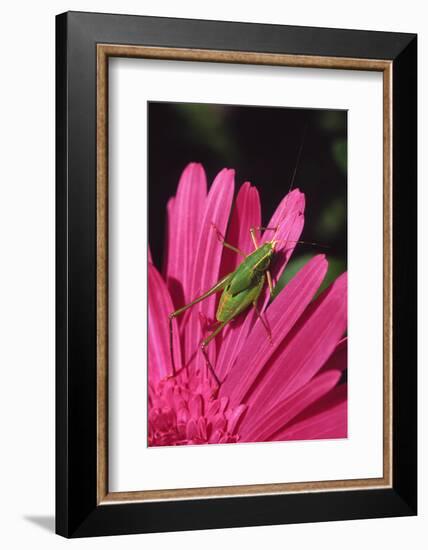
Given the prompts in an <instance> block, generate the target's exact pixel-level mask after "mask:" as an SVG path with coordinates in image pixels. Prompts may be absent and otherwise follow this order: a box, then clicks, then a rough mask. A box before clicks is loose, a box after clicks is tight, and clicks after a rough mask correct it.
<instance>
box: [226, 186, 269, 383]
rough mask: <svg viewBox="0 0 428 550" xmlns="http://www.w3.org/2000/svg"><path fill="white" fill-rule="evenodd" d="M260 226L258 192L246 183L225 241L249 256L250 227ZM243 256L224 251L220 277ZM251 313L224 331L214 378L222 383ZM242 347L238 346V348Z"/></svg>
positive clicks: (243, 339) (230, 324)
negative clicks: (216, 377) (216, 376)
mask: <svg viewBox="0 0 428 550" xmlns="http://www.w3.org/2000/svg"><path fill="white" fill-rule="evenodd" d="M260 225H261V206H260V197H259V193H258V191H257V189H256V188H255V187H252V186H251V184H250V183H249V182H246V183H244V184H243V185H242V186H241V188H240V189H239V192H238V196H237V197H236V201H235V206H234V209H233V212H232V216H231V220H230V224H229V229H228V232H227V238H226V241H227V242H228V243H229V244H232V245H233V246H236V247H237V248H239V249H240V250H242V252H244V253H246V254H250V253H251V252H252V251H253V250H254V245H253V242H252V240H251V236H250V229H251V228H252V227H260ZM242 259H243V258H242V256H241V255H240V254H236V253H235V252H233V251H232V250H228V249H227V248H225V249H224V250H223V258H222V267H221V273H222V275H226V274H228V273H231V272H232V271H234V270H235V269H236V268H237V266H238V265H239V264H240V263H241V262H242ZM254 320H255V315H254V312H251V311H248V313H247V314H246V315H241V316H239V318H237V319H234V320H233V321H232V322H231V323H229V324H228V325H227V326H226V327H225V328H224V330H223V334H222V340H221V346H219V347H220V352H219V356H218V359H217V375H218V377H219V378H220V380H222V379H223V378H224V377H225V376H226V374H227V373H228V372H229V370H230V367H231V365H232V364H233V362H234V360H235V358H236V355H237V354H238V353H239V351H240V348H241V345H242V344H243V343H244V342H245V340H246V338H247V336H248V333H249V331H250V329H251V327H252V325H253V324H254ZM239 344H241V345H239Z"/></svg>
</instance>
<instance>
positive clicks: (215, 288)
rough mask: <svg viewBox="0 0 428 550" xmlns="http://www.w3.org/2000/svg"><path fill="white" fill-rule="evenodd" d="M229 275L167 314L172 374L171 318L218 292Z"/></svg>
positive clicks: (174, 368) (172, 338)
mask: <svg viewBox="0 0 428 550" xmlns="http://www.w3.org/2000/svg"><path fill="white" fill-rule="evenodd" d="M230 277H231V275H230V274H229V275H226V276H225V277H223V279H221V280H220V281H219V282H218V283H216V284H215V285H214V286H213V287H212V288H210V289H209V290H207V292H204V294H202V295H201V296H199V297H198V298H195V299H194V300H192V301H191V302H190V303H189V304H186V305H185V306H183V307H181V308H179V309H177V310H176V311H173V312H172V313H170V314H169V316H168V319H169V351H170V355H171V364H172V373H173V376H175V375H176V373H177V370H176V367H175V359H174V348H173V340H174V334H173V330H174V328H173V322H172V321H173V319H174V318H175V317H178V316H179V315H181V314H182V313H184V312H185V311H186V310H187V309H189V308H190V307H192V306H194V305H195V304H198V303H199V302H201V301H202V300H205V298H209V296H212V295H213V294H215V293H216V292H220V291H221V290H223V289H224V288H225V287H226V286H227V284H228V282H229V280H230Z"/></svg>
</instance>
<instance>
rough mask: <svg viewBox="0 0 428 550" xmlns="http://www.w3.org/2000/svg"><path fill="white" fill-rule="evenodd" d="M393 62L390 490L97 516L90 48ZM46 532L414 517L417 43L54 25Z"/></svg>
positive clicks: (145, 23)
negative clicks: (50, 506)
mask: <svg viewBox="0 0 428 550" xmlns="http://www.w3.org/2000/svg"><path fill="white" fill-rule="evenodd" d="M100 43H103V44H122V45H128V46H132V45H146V46H151V47H165V48H189V49H192V48H194V49H203V50H217V51H218V50H222V51H235V52H248V51H250V52H260V53H280V54H289V55H304V56H317V57H321V58H322V57H330V56H334V57H336V58H340V57H343V58H355V59H360V60H388V61H390V62H392V91H393V108H392V120H391V126H392V129H393V132H392V182H393V184H392V216H393V225H392V277H393V288H392V304H393V306H392V361H393V376H392V402H393V425H392V439H393V453H392V464H393V470H392V471H393V476H392V486H391V487H388V488H381V489H371V488H369V489H360V490H337V491H318V492H305V493H295V494H293V493H289V494H274V495H263V496H243V497H233V498H230V497H228V498H201V499H192V500H169V501H168V500H166V501H160V502H155V501H153V502H127V503H109V504H108V505H100V504H99V503H98V500H97V467H98V466H97V371H96V361H97V346H96V334H97V315H96V273H97V256H96V238H97V225H96V209H97V202H96V173H97V139H96V136H97V105H96V97H97V95H96V83H97V65H96V63H97V57H96V47H97V44H100ZM56 97H57V102H56V133H57V134H56V159H57V160H56V182H57V183H56V212H57V215H56V243H57V244H56V258H57V259H56V532H57V533H58V534H60V535H62V536H65V537H85V536H99V535H113V534H126V533H146V532H160V531H178V530H193V529H211V528H221V527H239V526H255V525H274V524H283V523H302V522H319V521H335V520H345V519H361V518H374V517H393V516H409V515H415V514H416V513H417V399H416V397H417V374H416V363H417V346H416V344H417V342H416V339H417V336H416V334H417V331H416V323H417V316H416V310H417V296H416V278H417V269H416V268H417V264H416V257H417V255H416V247H417V239H416V223H417V189H416V182H417V147H416V140H417V103H416V99H417V36H416V35H414V34H404V33H387V32H373V31H355V30H342V29H326V28H309V27H292V26H279V25H262V24H248V23H232V22H219V21H202V20H189V19H172V18H157V17H142V16H124V15H111V14H96V13H80V12H68V13H64V14H61V15H58V16H57V18H56Z"/></svg>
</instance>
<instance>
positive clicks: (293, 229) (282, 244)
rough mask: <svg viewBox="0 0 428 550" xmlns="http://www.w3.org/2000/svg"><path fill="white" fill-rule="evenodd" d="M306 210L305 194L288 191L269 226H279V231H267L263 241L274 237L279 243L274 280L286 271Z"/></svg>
mask: <svg viewBox="0 0 428 550" xmlns="http://www.w3.org/2000/svg"><path fill="white" fill-rule="evenodd" d="M304 211H305V195H304V194H303V193H301V192H300V191H299V189H294V190H293V191H291V192H290V193H288V194H287V195H286V196H285V197H284V198H283V199H282V201H281V202H280V204H279V206H278V208H277V209H276V210H275V212H274V214H273V216H272V218H271V219H270V221H269V223H268V225H267V227H278V231H277V232H276V233H275V231H270V230H268V231H265V232H264V233H263V237H262V242H263V243H264V242H266V241H270V240H272V239H273V238H275V240H278V241H279V243H278V245H277V247H276V256H275V261H274V262H273V265H272V269H271V273H272V277H273V279H274V281H277V280H278V279H279V277H280V276H281V274H282V272H283V271H284V268H285V266H286V265H287V262H288V260H289V259H290V257H291V255H292V253H293V251H294V249H295V247H296V244H297V243H296V241H298V240H299V238H300V235H301V234H302V231H303V225H304V215H303V214H304Z"/></svg>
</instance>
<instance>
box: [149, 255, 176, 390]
mask: <svg viewBox="0 0 428 550" xmlns="http://www.w3.org/2000/svg"><path fill="white" fill-rule="evenodd" d="M148 270H149V295H148V297H149V380H150V383H151V384H154V383H156V382H158V381H159V380H160V379H162V378H165V377H166V376H169V375H171V374H173V367H172V363H171V352H170V344H169V319H168V314H169V313H171V311H173V309H174V308H173V305H172V300H171V297H170V295H169V292H168V289H167V288H166V285H165V282H164V280H163V279H162V277H161V275H160V274H159V272H158V270H157V269H156V268H155V266H154V265H153V264H151V263H149V264H148ZM173 349H174V361H175V367H176V369H177V370H179V368H180V367H181V353H180V340H179V338H178V331H177V326H176V323H175V321H173Z"/></svg>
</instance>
